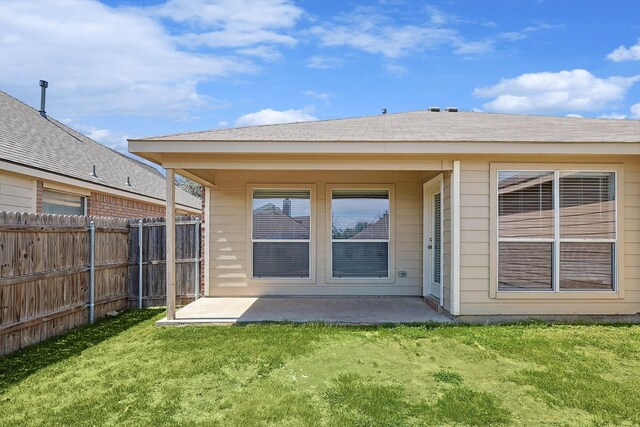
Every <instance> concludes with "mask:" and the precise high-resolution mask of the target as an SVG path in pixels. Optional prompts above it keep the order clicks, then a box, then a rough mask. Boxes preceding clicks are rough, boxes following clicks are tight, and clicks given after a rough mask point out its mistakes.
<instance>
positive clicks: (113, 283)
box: [0, 212, 200, 355]
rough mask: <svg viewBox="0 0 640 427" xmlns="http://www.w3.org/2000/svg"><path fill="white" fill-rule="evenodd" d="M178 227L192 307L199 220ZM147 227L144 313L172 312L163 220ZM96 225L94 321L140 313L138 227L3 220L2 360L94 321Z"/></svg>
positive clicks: (105, 221)
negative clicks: (164, 308)
mask: <svg viewBox="0 0 640 427" xmlns="http://www.w3.org/2000/svg"><path fill="white" fill-rule="evenodd" d="M177 219H178V226H177V227H176V243H177V244H176V257H177V259H178V260H179V261H178V266H179V267H177V268H176V270H177V274H176V283H177V291H178V298H177V299H178V304H186V303H188V302H190V301H193V299H194V298H195V297H197V295H198V291H197V288H198V287H199V280H197V278H199V267H200V266H199V264H200V263H199V219H197V218H195V217H190V216H185V217H179V218H177ZM142 221H143V233H142V235H143V239H142V249H143V258H142V261H143V262H142V285H143V286H142V290H143V293H142V302H143V306H145V307H148V306H153V305H165V304H166V298H165V289H166V277H165V262H166V257H165V233H166V227H165V225H164V218H146V219H143V220H142ZM91 222H93V223H94V226H95V242H94V248H93V249H94V264H93V279H94V313H95V318H100V317H103V316H105V315H106V314H107V313H108V312H110V311H114V310H121V309H124V308H127V307H131V306H134V307H137V306H138V302H139V288H140V283H139V279H140V275H139V273H138V272H139V267H140V262H139V261H140V259H139V254H140V251H139V248H140V244H139V243H140V240H139V234H138V226H137V225H138V221H137V220H135V221H133V220H128V219H121V218H105V217H88V216H61V215H47V214H26V213H13V212H0V355H2V354H7V353H10V352H12V351H15V350H17V349H19V348H22V347H25V346H28V345H31V344H34V343H37V342H39V341H42V340H45V339H47V338H49V337H52V336H55V335H57V334H60V333H62V332H64V331H67V330H69V329H72V328H74V327H76V326H79V325H81V324H84V323H87V322H88V321H89V305H90V283H91V270H92V269H91V240H90V223H91ZM134 223H135V225H134Z"/></svg>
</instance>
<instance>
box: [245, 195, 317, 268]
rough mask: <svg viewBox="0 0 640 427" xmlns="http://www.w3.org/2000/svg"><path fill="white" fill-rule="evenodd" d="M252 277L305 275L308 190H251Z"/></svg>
mask: <svg viewBox="0 0 640 427" xmlns="http://www.w3.org/2000/svg"><path fill="white" fill-rule="evenodd" d="M252 203H253V206H252V231H251V234H252V240H253V277H254V278H278V277H282V278H292V277H300V278H307V277H309V250H310V239H311V232H310V222H311V192H310V191H309V190H278V189H276V190H271V189H256V190H253V201H252Z"/></svg>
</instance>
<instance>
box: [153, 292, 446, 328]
mask: <svg viewBox="0 0 640 427" xmlns="http://www.w3.org/2000/svg"><path fill="white" fill-rule="evenodd" d="M250 322H300V323H304V322H324V323H336V324H358V325H372V324H384V323H425V322H442V323H448V322H451V319H450V318H449V317H447V316H446V315H444V314H442V313H438V312H437V311H436V310H434V309H433V308H431V307H429V306H428V305H427V303H426V302H424V300H423V299H422V298H419V297H344V296H342V297H261V298H246V297H245V298H200V299H198V300H196V301H194V302H192V303H191V304H189V305H187V306H185V307H183V308H181V309H180V310H178V311H177V312H176V319H175V320H167V319H166V318H165V319H162V320H159V321H158V322H157V324H158V325H160V326H170V325H191V324H213V325H215V324H234V323H250Z"/></svg>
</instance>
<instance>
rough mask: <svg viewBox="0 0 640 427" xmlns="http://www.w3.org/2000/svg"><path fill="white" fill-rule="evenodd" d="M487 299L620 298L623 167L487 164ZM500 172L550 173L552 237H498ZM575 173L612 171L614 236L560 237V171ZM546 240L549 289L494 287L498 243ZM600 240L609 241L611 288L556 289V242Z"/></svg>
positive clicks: (622, 290) (557, 280)
mask: <svg viewBox="0 0 640 427" xmlns="http://www.w3.org/2000/svg"><path fill="white" fill-rule="evenodd" d="M490 169H491V206H492V213H493V215H492V218H491V226H490V227H491V245H492V248H491V276H490V277H491V283H490V297H491V298H508V299H517V298H520V297H522V298H538V297H540V298H547V297H551V298H578V299H580V298H586V299H591V298H618V299H622V298H624V286H623V285H624V266H623V264H622V261H623V260H624V225H623V217H621V216H620V207H621V206H624V167H623V165H617V164H616V165H599V164H584V165H581V164H540V165H537V164H521V163H520V164H519V163H511V164H501V163H492V164H491V168H490ZM503 171H515V172H553V207H554V238H553V239H550V238H530V239H529V238H501V237H500V236H499V225H498V221H499V203H498V185H499V182H498V174H499V173H500V172H503ZM567 172H568V173H578V172H610V173H613V174H614V185H615V189H614V194H615V204H614V206H615V215H614V221H615V226H614V230H615V233H616V238H615V239H576V238H561V237H560V209H559V206H560V191H559V190H560V180H559V178H560V174H561V173H567ZM509 241H515V242H548V243H553V259H552V268H553V279H552V288H551V289H548V290H547V289H544V290H538V289H527V290H499V289H498V274H499V273H498V258H499V257H498V251H499V247H498V246H499V243H500V242H509ZM573 242H578V243H584V242H594V243H598V242H602V243H613V244H614V248H613V250H614V254H613V275H612V281H613V284H612V289H575V290H573V289H560V269H559V266H560V243H573Z"/></svg>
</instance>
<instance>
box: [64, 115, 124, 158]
mask: <svg viewBox="0 0 640 427" xmlns="http://www.w3.org/2000/svg"><path fill="white" fill-rule="evenodd" d="M62 122H63V123H64V124H65V125H67V126H69V127H70V128H73V129H75V130H77V131H78V132H80V133H81V134H83V135H86V136H87V137H89V138H91V139H93V140H94V141H97V142H99V143H100V144H102V145H106V146H107V147H109V148H113V149H114V150H116V151H119V152H121V153H125V154H126V153H128V143H127V138H128V137H129V135H125V134H118V133H113V132H112V131H111V130H109V129H101V128H97V127H95V126H89V125H85V124H82V123H78V122H76V121H74V120H73V119H71V118H66V119H64V120H62Z"/></svg>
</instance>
